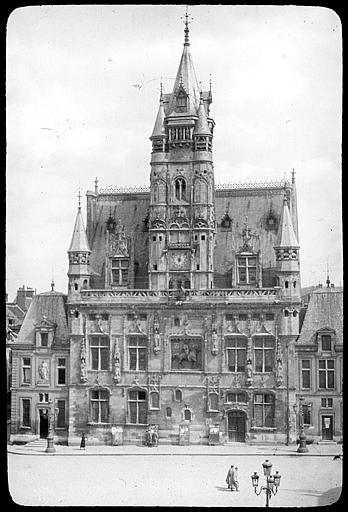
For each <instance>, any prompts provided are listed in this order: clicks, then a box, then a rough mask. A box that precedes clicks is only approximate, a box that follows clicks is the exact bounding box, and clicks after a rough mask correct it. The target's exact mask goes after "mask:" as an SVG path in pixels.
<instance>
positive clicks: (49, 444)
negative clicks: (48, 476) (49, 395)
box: [45, 400, 56, 453]
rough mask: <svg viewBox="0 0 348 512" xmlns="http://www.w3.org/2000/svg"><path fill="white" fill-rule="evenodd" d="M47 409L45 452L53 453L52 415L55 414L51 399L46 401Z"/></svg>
mask: <svg viewBox="0 0 348 512" xmlns="http://www.w3.org/2000/svg"><path fill="white" fill-rule="evenodd" d="M48 405H49V409H48V436H47V447H46V450H45V452H46V453H54V452H55V451H56V449H55V447H54V444H53V421H52V420H53V417H54V415H55V410H54V408H53V402H52V400H49V401H48Z"/></svg>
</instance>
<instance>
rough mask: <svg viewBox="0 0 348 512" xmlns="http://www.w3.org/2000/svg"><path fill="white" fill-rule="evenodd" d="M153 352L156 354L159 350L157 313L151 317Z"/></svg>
mask: <svg viewBox="0 0 348 512" xmlns="http://www.w3.org/2000/svg"><path fill="white" fill-rule="evenodd" d="M153 352H154V354H155V355H156V356H157V354H159V353H160V352H161V334H160V330H159V318H158V315H157V313H156V314H155V316H154V319H153Z"/></svg>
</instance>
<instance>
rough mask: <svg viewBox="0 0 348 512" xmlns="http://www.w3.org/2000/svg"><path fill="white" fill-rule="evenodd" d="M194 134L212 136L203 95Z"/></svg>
mask: <svg viewBox="0 0 348 512" xmlns="http://www.w3.org/2000/svg"><path fill="white" fill-rule="evenodd" d="M194 133H195V134H196V135H211V131H210V128H209V125H208V119H207V113H206V110H205V107H204V103H203V96H202V95H201V100H200V103H199V107H198V119H197V122H196V125H195V129H194Z"/></svg>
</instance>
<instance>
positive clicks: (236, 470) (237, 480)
mask: <svg viewBox="0 0 348 512" xmlns="http://www.w3.org/2000/svg"><path fill="white" fill-rule="evenodd" d="M233 481H234V486H235V488H236V491H239V476H238V468H237V466H235V467H234V469H233Z"/></svg>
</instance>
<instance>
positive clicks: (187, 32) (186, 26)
mask: <svg viewBox="0 0 348 512" xmlns="http://www.w3.org/2000/svg"><path fill="white" fill-rule="evenodd" d="M184 17H185V21H184V24H185V30H184V32H185V44H186V45H187V44H190V42H189V28H188V26H189V24H190V23H191V21H189V19H191V20H193V18H192V16H190V15H189V13H188V5H186V13H185V16H181V19H184Z"/></svg>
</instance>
